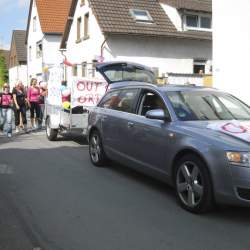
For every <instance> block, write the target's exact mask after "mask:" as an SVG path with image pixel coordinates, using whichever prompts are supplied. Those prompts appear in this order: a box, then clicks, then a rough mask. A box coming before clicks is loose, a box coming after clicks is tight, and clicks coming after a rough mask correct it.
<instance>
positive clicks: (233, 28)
mask: <svg viewBox="0 0 250 250" xmlns="http://www.w3.org/2000/svg"><path fill="white" fill-rule="evenodd" d="M249 9H250V1H249V0H240V1H239V2H237V4H235V1H233V0H220V1H218V0H214V1H213V36H214V37H213V43H214V44H213V58H214V86H215V87H217V88H219V89H222V90H224V91H227V92H230V93H232V94H234V95H236V96H237V97H239V98H241V99H243V100H244V101H245V102H246V103H248V104H249V105H250V94H249V93H250V84H249V81H250V80H249V75H248V73H249V58H250V30H249Z"/></svg>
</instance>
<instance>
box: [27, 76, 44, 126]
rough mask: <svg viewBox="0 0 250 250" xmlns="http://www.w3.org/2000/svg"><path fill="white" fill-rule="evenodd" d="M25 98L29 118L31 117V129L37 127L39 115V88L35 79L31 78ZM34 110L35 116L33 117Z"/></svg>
mask: <svg viewBox="0 0 250 250" xmlns="http://www.w3.org/2000/svg"><path fill="white" fill-rule="evenodd" d="M27 99H28V101H29V104H30V118H31V127H32V128H33V129H36V128H37V121H38V119H39V116H40V112H41V111H40V105H39V100H40V89H39V87H38V86H37V79H35V78H32V79H31V83H30V87H29V88H28V93H27ZM35 112H36V117H35Z"/></svg>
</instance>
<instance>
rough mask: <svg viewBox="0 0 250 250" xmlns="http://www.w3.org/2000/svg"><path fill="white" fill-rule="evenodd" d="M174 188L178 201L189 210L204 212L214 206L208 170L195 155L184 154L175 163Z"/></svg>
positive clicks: (197, 212)
mask: <svg viewBox="0 0 250 250" xmlns="http://www.w3.org/2000/svg"><path fill="white" fill-rule="evenodd" d="M175 188H176V195H177V200H178V202H179V203H180V205H181V206H182V207H183V208H184V209H186V210H187V211H189V212H192V213H196V214H199V213H205V212H208V211H210V210H211V209H212V208H213V207H214V199H213V187H212V181H211V178H210V174H209V171H208V169H207V166H206V164H205V163H204V162H203V161H202V160H201V159H200V158H199V157H198V156H196V155H193V154H189V155H185V156H184V157H182V158H181V159H180V160H179V161H178V163H177V164H176V168H175Z"/></svg>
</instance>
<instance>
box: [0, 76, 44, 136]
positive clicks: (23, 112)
mask: <svg viewBox="0 0 250 250" xmlns="http://www.w3.org/2000/svg"><path fill="white" fill-rule="evenodd" d="M46 95H47V85H46V83H44V82H39V83H38V82H37V79H35V78H32V79H31V82H30V86H29V87H25V86H24V85H23V83H22V82H21V81H18V82H17V83H16V85H15V87H14V88H13V90H10V86H9V84H8V83H5V84H4V85H3V89H2V92H0V130H1V131H2V132H3V133H4V134H5V135H6V136H7V137H9V138H10V137H12V130H13V128H12V123H13V121H12V117H13V113H14V117H15V129H16V133H19V132H20V131H21V130H23V131H24V132H28V131H29V130H28V127H27V124H28V122H27V111H28V110H29V111H30V125H31V130H36V129H41V128H42V124H43V113H44V102H45V97H46Z"/></svg>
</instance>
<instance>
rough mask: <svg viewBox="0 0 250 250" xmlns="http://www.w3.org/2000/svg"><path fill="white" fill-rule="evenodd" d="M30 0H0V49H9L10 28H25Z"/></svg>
mask: <svg viewBox="0 0 250 250" xmlns="http://www.w3.org/2000/svg"><path fill="white" fill-rule="evenodd" d="M29 2H30V0H0V49H1V48H4V49H9V48H10V43H11V35H12V30H14V29H26V25H27V19H28V10H29Z"/></svg>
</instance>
